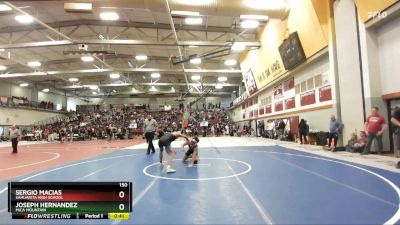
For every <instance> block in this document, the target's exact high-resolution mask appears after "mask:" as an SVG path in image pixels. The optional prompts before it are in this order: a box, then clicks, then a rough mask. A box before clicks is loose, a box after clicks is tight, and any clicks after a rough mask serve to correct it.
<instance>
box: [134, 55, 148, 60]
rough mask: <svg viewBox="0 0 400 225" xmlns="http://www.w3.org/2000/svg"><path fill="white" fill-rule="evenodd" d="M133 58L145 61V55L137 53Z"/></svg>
mask: <svg viewBox="0 0 400 225" xmlns="http://www.w3.org/2000/svg"><path fill="white" fill-rule="evenodd" d="M135 59H136V60H137V61H145V60H147V55H137V56H136V57H135Z"/></svg>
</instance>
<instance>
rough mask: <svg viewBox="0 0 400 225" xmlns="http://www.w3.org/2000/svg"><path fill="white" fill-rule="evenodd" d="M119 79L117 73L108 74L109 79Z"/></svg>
mask: <svg viewBox="0 0 400 225" xmlns="http://www.w3.org/2000/svg"><path fill="white" fill-rule="evenodd" d="M120 77H121V75H119V73H111V74H110V78H111V79H118V78H120Z"/></svg>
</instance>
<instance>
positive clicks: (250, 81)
mask: <svg viewBox="0 0 400 225" xmlns="http://www.w3.org/2000/svg"><path fill="white" fill-rule="evenodd" d="M244 79H245V81H246V87H247V90H248V91H249V93H250V95H252V94H254V93H255V92H257V90H258V89H257V84H256V80H255V79H254V75H253V72H252V71H251V69H250V70H249V71H247V73H246V74H245V75H244Z"/></svg>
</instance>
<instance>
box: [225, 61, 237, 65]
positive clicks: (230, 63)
mask: <svg viewBox="0 0 400 225" xmlns="http://www.w3.org/2000/svg"><path fill="white" fill-rule="evenodd" d="M236 64H237V61H236V60H235V59H227V60H225V65H226V66H234V65H236Z"/></svg>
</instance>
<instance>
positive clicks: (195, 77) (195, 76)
mask: <svg viewBox="0 0 400 225" xmlns="http://www.w3.org/2000/svg"><path fill="white" fill-rule="evenodd" d="M191 79H192V80H193V81H198V80H200V79H201V76H200V75H193V76H192V77H191Z"/></svg>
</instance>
